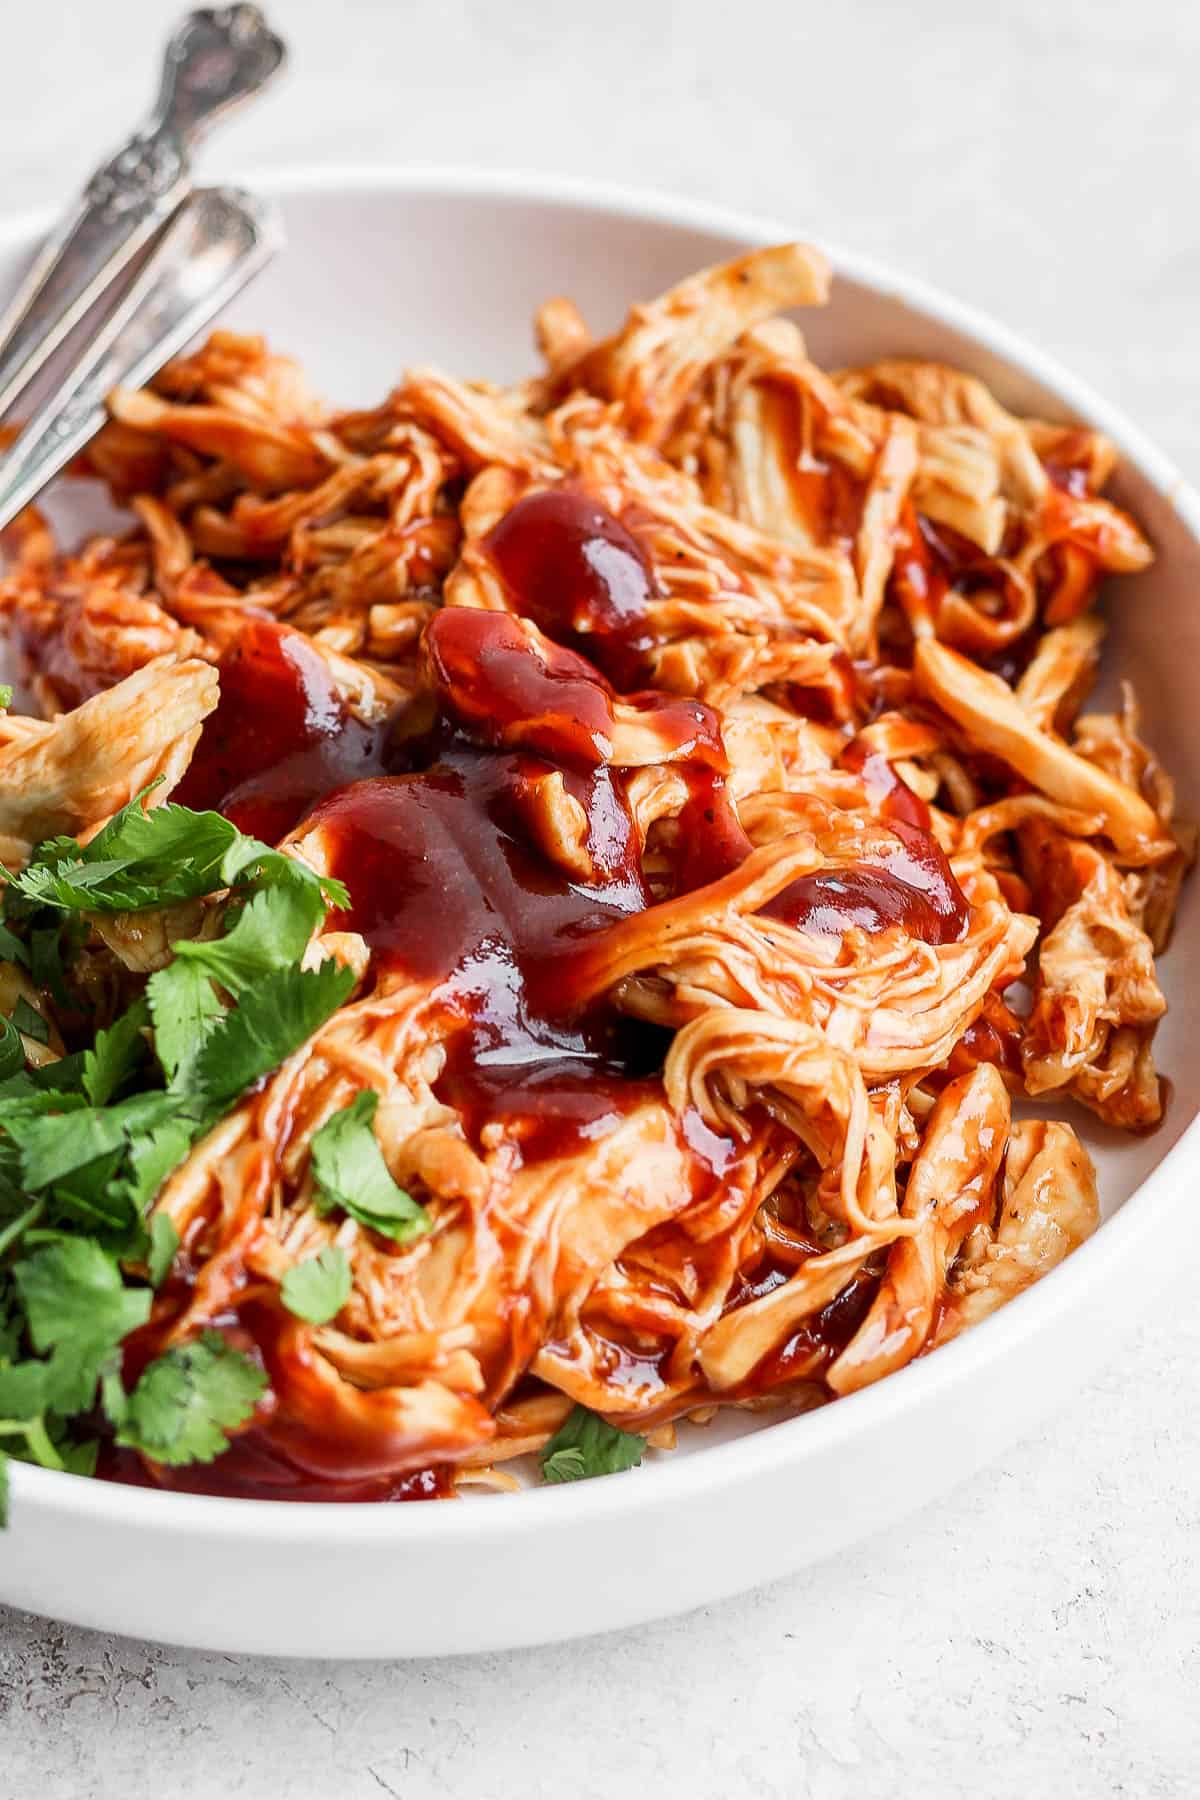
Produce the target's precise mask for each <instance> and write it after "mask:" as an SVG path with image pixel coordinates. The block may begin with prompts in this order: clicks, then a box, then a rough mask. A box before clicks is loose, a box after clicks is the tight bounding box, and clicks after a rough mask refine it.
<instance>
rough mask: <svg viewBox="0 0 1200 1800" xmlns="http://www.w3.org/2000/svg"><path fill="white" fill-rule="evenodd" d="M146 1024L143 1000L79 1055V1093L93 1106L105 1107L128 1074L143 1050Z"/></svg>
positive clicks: (115, 1021) (147, 1017) (145, 1010)
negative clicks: (81, 1077) (80, 1056)
mask: <svg viewBox="0 0 1200 1800" xmlns="http://www.w3.org/2000/svg"><path fill="white" fill-rule="evenodd" d="M149 1022H150V1010H149V1008H148V1007H147V1005H146V1002H145V1001H144V1000H135V1001H134V1003H133V1005H132V1006H131V1007H129V1008H128V1010H127V1011H126V1012H123V1013H122V1014H121V1016H120V1018H119V1019H116V1020H114V1022H113V1023H112V1024H111V1025H110V1026H109V1027H108V1029H107V1031H98V1032H97V1033H96V1038H95V1042H94V1043H93V1044H92V1047H91V1049H90V1050H85V1051H84V1053H83V1091H84V1093H85V1094H86V1095H87V1097H88V1099H89V1100H90V1101H91V1103H92V1105H93V1106H106V1105H107V1104H108V1102H109V1101H110V1100H111V1099H112V1097H113V1095H114V1094H115V1093H116V1091H117V1089H118V1088H119V1087H121V1086H122V1084H123V1083H124V1082H125V1080H126V1078H127V1077H128V1076H129V1075H130V1074H131V1073H132V1071H133V1069H134V1066H135V1065H136V1063H137V1062H138V1060H139V1058H140V1056H141V1054H142V1050H143V1047H144V1044H143V1039H142V1031H143V1028H144V1027H145V1026H146V1025H148V1024H149Z"/></svg>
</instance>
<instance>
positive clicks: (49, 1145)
mask: <svg viewBox="0 0 1200 1800" xmlns="http://www.w3.org/2000/svg"><path fill="white" fill-rule="evenodd" d="M43 1099H45V1100H48V1101H49V1102H50V1103H51V1104H52V1105H54V1106H57V1107H60V1108H64V1109H68V1106H69V1102H71V1101H72V1100H74V1099H75V1096H73V1095H69V1094H51V1095H45V1096H43V1095H40V1094H36V1095H33V1096H31V1097H30V1099H29V1100H28V1101H25V1102H22V1101H20V1100H17V1101H13V1102H10V1104H9V1105H8V1106H7V1107H6V1108H5V1109H4V1110H3V1112H2V1113H0V1124H3V1125H4V1127H5V1128H6V1130H7V1131H8V1133H9V1135H10V1137H12V1138H13V1139H14V1140H15V1142H16V1144H17V1146H18V1148H19V1150H20V1152H21V1180H22V1182H23V1183H24V1185H25V1187H26V1188H27V1189H28V1190H29V1191H30V1193H37V1192H39V1191H40V1190H41V1189H42V1188H46V1187H52V1186H53V1185H54V1184H55V1182H59V1181H64V1180H66V1179H67V1177H68V1176H71V1175H73V1174H74V1173H75V1172H76V1171H77V1170H80V1169H85V1168H87V1166H88V1165H89V1164H91V1163H95V1162H99V1161H100V1159H101V1158H102V1157H107V1156H110V1155H111V1154H112V1153H113V1151H123V1150H124V1149H125V1148H126V1146H127V1145H128V1144H129V1143H130V1142H131V1140H133V1139H134V1138H135V1137H138V1136H139V1135H140V1134H141V1133H142V1132H144V1131H148V1130H151V1129H153V1128H154V1127H155V1126H157V1125H161V1124H163V1123H164V1122H165V1121H166V1120H167V1119H169V1118H170V1117H172V1115H173V1114H175V1113H177V1112H178V1111H179V1106H180V1102H179V1100H178V1099H177V1098H176V1096H175V1095H173V1094H135V1095H133V1096H132V1098H131V1099H129V1100H122V1101H120V1102H118V1104H117V1105H115V1106H84V1105H78V1104H77V1105H74V1106H71V1107H69V1109H68V1110H63V1111H59V1112H49V1111H46V1110H45V1109H44V1108H43V1107H42V1106H41V1105H40V1104H37V1105H36V1110H35V1103H37V1102H41V1101H42V1100H43Z"/></svg>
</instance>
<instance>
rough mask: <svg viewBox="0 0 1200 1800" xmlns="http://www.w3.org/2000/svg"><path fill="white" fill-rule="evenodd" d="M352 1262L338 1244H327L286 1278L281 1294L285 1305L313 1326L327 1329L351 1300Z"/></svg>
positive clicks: (299, 1264)
mask: <svg viewBox="0 0 1200 1800" xmlns="http://www.w3.org/2000/svg"><path fill="white" fill-rule="evenodd" d="M350 1288H351V1273H350V1258H349V1257H348V1256H347V1255H346V1252H345V1251H344V1250H343V1249H341V1247H340V1246H339V1245H337V1244H328V1245H326V1247H325V1249H324V1250H322V1251H320V1252H319V1253H318V1254H317V1255H316V1256H307V1257H305V1259H304V1261H303V1262H298V1263H296V1264H295V1265H294V1267H292V1268H290V1269H289V1270H288V1272H287V1274H286V1275H285V1276H284V1278H283V1281H282V1284H281V1287H280V1291H281V1293H282V1295H283V1304H284V1305H285V1306H286V1307H287V1309H288V1311H289V1312H290V1313H295V1315H296V1317H297V1318H298V1319H307V1320H308V1322H309V1324H310V1325H327V1324H328V1323H329V1321H330V1319H332V1318H336V1316H337V1314H338V1313H340V1312H341V1310H342V1308H343V1306H345V1304H346V1302H347V1300H348V1299H349V1298H350Z"/></svg>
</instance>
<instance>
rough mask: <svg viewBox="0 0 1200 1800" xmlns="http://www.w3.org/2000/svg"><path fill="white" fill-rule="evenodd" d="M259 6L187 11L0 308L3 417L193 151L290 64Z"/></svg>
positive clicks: (107, 278)
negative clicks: (154, 88)
mask: <svg viewBox="0 0 1200 1800" xmlns="http://www.w3.org/2000/svg"><path fill="white" fill-rule="evenodd" d="M285 54H286V52H285V49H284V45H283V42H282V40H281V39H280V38H278V37H276V36H275V34H274V33H273V32H272V31H271V30H270V29H269V28H268V26H267V23H266V20H265V19H264V18H263V16H262V14H261V13H260V12H259V10H258V8H257V7H256V6H245V5H241V6H224V7H219V8H213V9H209V8H205V9H202V10H201V11H199V12H193V13H189V14H188V16H187V17H186V18H185V19H184V20H182V22H181V23H180V24H179V26H178V27H177V28H176V30H175V32H174V33H173V35H172V37H171V40H170V42H169V43H168V45H167V48H166V52H165V55H164V57H163V69H162V79H161V82H160V85H159V92H158V99H157V100H156V102H155V105H154V107H153V109H152V110H151V113H150V115H149V117H148V118H147V119H146V121H145V122H144V123H143V124H142V125H141V126H139V128H138V129H137V130H136V131H135V132H134V133H133V136H132V137H131V138H129V140H128V141H127V142H126V143H125V144H123V145H122V147H121V148H120V149H119V150H118V151H117V152H116V154H115V155H113V156H110V157H109V159H108V161H107V162H105V163H102V164H101V166H100V168H98V169H97V170H96V172H95V174H94V175H93V176H92V178H91V180H90V181H89V182H88V184H87V187H86V188H85V189H84V191H83V194H82V195H81V197H80V199H79V201H78V202H77V204H76V205H75V206H74V207H72V208H71V210H70V211H69V212H68V213H67V214H66V216H65V218H64V219H63V221H62V223H61V224H60V226H59V227H58V229H57V231H55V232H54V234H53V235H52V236H51V237H50V238H49V240H48V241H47V243H46V244H45V245H44V247H43V248H42V250H41V251H40V253H39V254H38V256H37V257H36V258H35V259H34V262H33V265H32V267H31V268H30V269H29V271H28V273H27V274H26V276H25V279H24V281H23V282H22V283H21V286H20V288H19V289H18V290H17V292H16V294H15V295H14V296H13V299H12V301H11V303H10V305H9V306H8V308H7V310H6V311H5V312H4V313H3V315H0V416H2V415H3V414H4V413H5V412H6V411H7V410H8V409H9V408H10V407H11V405H12V404H13V402H14V400H16V399H17V397H18V396H19V394H20V393H21V392H23V391H24V389H25V388H27V387H28V385H29V383H30V382H31V381H32V380H33V378H34V376H35V375H36V374H37V372H38V371H39V369H41V368H42V367H43V365H44V364H45V362H46V360H47V359H48V358H49V357H50V356H51V355H52V354H53V352H54V351H55V350H56V349H57V348H58V346H59V344H61V343H62V341H63V339H64V338H65V337H66V335H67V333H68V332H69V331H70V330H71V328H72V326H73V325H76V324H78V322H79V321H80V319H82V318H83V316H84V314H85V313H86V312H87V311H88V309H89V308H90V307H91V306H92V305H94V304H95V302H96V300H97V299H98V298H99V297H100V296H101V295H102V294H103V293H105V292H107V291H110V290H111V289H112V288H113V287H114V285H115V284H116V282H117V281H118V279H119V277H120V276H121V274H122V273H123V271H124V270H125V269H126V268H128V266H129V264H130V262H131V261H132V260H133V258H134V257H135V256H136V255H137V253H138V252H139V250H142V249H144V248H145V246H146V245H147V244H148V243H149V242H150V240H151V238H152V237H153V236H154V234H155V233H156V232H157V231H158V230H160V229H161V227H162V226H163V225H164V224H165V222H166V221H167V219H169V218H170V216H171V214H172V213H173V212H174V211H175V209H176V207H177V206H179V204H180V202H181V201H182V200H183V199H184V198H185V197H186V195H187V193H188V191H189V187H190V181H189V174H188V152H189V151H190V149H191V148H192V146H193V145H194V144H195V143H196V142H197V141H198V140H199V138H200V137H202V136H203V134H204V132H205V131H207V130H208V129H209V128H210V127H211V126H212V125H214V124H215V123H216V122H217V120H218V119H220V118H223V117H225V116H227V115H228V114H229V113H230V112H232V111H233V110H234V108H235V107H237V106H239V105H241V104H242V103H243V102H244V101H246V100H248V99H249V98H250V97H251V96H252V95H253V94H256V93H258V92H259V90H260V89H261V88H262V87H263V86H264V85H265V83H266V82H267V81H269V80H270V78H271V76H272V75H274V74H275V72H276V71H277V70H278V69H279V68H280V67H281V66H282V64H283V61H284V57H285Z"/></svg>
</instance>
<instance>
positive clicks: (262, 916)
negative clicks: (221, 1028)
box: [146, 881, 324, 1089]
mask: <svg viewBox="0 0 1200 1800" xmlns="http://www.w3.org/2000/svg"><path fill="white" fill-rule="evenodd" d="M323 911H324V902H323V901H322V899H321V895H320V891H319V890H318V889H317V888H316V887H315V886H311V885H306V884H301V883H296V882H292V881H285V882H281V883H279V884H278V885H275V886H271V887H264V888H262V889H260V890H259V891H258V892H257V893H255V894H253V895H252V896H251V898H250V899H249V900H248V901H247V903H246V904H245V906H243V907H242V909H241V911H240V913H239V914H238V917H237V919H236V921H235V923H234V925H233V927H232V929H231V930H229V931H227V932H226V933H225V935H224V937H220V938H212V939H200V940H185V941H183V942H181V943H178V944H176V945H175V947H174V948H175V954H174V957H173V958H172V960H171V961H170V962H169V963H168V964H167V967H166V968H165V969H160V970H158V972H157V973H156V974H154V975H152V976H151V977H150V980H149V983H148V984H147V990H146V991H147V995H148V997H149V1001H150V1007H151V1010H152V1012H153V1015H154V1026H155V1045H156V1048H157V1051H158V1057H159V1061H160V1062H161V1063H162V1065H163V1068H164V1069H165V1070H166V1072H167V1076H168V1079H169V1080H170V1082H171V1085H172V1086H173V1087H174V1088H176V1089H180V1088H185V1087H187V1086H188V1085H190V1082H191V1078H192V1071H193V1067H194V1064H195V1061H196V1059H197V1057H198V1055H199V1053H200V1048H201V1045H202V1044H203V1042H204V1040H205V1038H206V1037H207V1036H208V1034H209V1032H210V1031H211V1030H212V1028H213V1026H214V1025H215V1024H216V1022H217V1021H218V1020H219V1019H220V1018H221V1017H222V1016H223V1014H224V1008H223V1007H222V1005H221V1002H220V1000H219V999H218V996H217V992H216V987H214V983H215V984H217V986H219V987H221V988H222V989H224V991H225V992H226V993H228V994H230V995H232V996H233V998H234V999H237V998H238V997H239V996H240V995H242V994H244V993H245V992H246V991H247V990H248V989H249V988H252V987H253V986H254V984H255V983H256V982H257V981H260V980H261V979H262V977H263V976H265V975H269V974H272V973H274V972H275V971H277V970H283V969H289V970H290V969H291V968H292V967H293V966H294V965H295V964H297V963H299V961H300V959H301V957H302V956H303V955H304V951H305V949H306V947H307V945H308V940H309V938H310V937H311V936H312V933H313V931H314V929H315V928H316V926H317V925H318V924H319V923H320V920H321V915H322V912H323Z"/></svg>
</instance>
